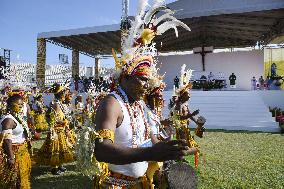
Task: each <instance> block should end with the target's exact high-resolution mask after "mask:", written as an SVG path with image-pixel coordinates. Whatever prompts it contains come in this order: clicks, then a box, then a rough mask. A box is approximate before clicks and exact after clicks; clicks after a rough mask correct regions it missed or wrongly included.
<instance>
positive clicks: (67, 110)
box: [62, 91, 76, 148]
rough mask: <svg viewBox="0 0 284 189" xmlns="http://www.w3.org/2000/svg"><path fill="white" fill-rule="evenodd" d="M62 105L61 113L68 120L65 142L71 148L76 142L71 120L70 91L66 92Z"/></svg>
mask: <svg viewBox="0 0 284 189" xmlns="http://www.w3.org/2000/svg"><path fill="white" fill-rule="evenodd" d="M62 105H63V113H64V115H65V117H66V118H67V120H69V125H68V127H66V136H67V142H68V143H67V144H68V146H69V147H71V148H73V147H74V145H75V144H76V134H75V131H74V130H75V128H74V120H73V107H72V93H71V92H70V91H67V92H66V95H65V100H64V103H63V104H62Z"/></svg>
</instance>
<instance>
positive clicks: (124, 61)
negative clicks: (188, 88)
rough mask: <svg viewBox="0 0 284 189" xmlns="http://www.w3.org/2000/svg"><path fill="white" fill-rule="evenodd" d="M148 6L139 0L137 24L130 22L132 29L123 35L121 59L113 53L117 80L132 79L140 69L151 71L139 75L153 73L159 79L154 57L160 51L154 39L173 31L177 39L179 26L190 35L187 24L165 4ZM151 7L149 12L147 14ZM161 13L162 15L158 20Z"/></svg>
mask: <svg viewBox="0 0 284 189" xmlns="http://www.w3.org/2000/svg"><path fill="white" fill-rule="evenodd" d="M148 2H149V0H139V6H138V10H137V15H136V16H135V20H134V21H131V27H130V29H129V30H128V31H121V32H122V42H121V44H122V46H121V57H120V58H118V57H117V55H116V52H115V51H114V50H113V51H112V53H113V57H114V59H115V63H116V70H117V73H116V74H115V76H116V78H119V77H123V76H124V75H131V74H133V71H134V70H139V67H141V66H143V67H144V68H146V67H148V68H149V69H143V70H142V72H140V74H141V73H142V74H147V73H148V72H151V73H154V74H150V75H156V74H155V73H156V72H157V69H156V68H155V66H156V62H155V60H154V59H153V57H154V56H155V55H156V54H157V49H156V47H155V43H153V42H152V41H153V39H154V38H155V37H156V36H157V35H162V34H163V33H164V32H166V31H167V30H169V29H171V28H173V29H174V30H175V33H176V36H177V37H178V31H177V27H178V26H181V27H183V28H184V29H186V30H188V31H190V28H189V27H188V26H187V25H186V24H184V23H183V22H181V21H179V20H177V19H176V18H175V17H174V16H173V14H174V13H175V12H174V11H172V10H171V9H169V8H168V7H166V6H165V0H154V1H153V5H152V6H151V5H149V3H148ZM148 7H149V10H148V11H147V12H146V8H148ZM158 13H162V15H161V16H159V17H157V14H158ZM149 57H152V58H149Z"/></svg>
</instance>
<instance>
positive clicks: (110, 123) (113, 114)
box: [95, 95, 122, 130]
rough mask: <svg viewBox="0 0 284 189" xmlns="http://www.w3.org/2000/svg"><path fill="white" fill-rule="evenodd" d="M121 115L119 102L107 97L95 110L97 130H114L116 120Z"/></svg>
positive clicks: (112, 97) (109, 96)
mask: <svg viewBox="0 0 284 189" xmlns="http://www.w3.org/2000/svg"><path fill="white" fill-rule="evenodd" d="M121 115H122V111H121V108H120V104H119V102H118V101H117V100H116V98H115V97H114V96H112V95H107V96H106V97H105V98H104V99H103V100H102V101H101V102H100V104H99V107H98V109H97V110H96V118H95V124H96V128H97V129H106V128H108V129H113V130H114V129H115V127H116V125H117V120H118V118H119V117H120V116H121Z"/></svg>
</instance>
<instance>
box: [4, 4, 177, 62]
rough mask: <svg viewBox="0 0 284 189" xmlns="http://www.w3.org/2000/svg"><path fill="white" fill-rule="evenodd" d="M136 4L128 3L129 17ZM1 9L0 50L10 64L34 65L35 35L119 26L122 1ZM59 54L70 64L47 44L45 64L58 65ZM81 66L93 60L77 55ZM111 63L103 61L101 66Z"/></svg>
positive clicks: (55, 48)
mask: <svg viewBox="0 0 284 189" xmlns="http://www.w3.org/2000/svg"><path fill="white" fill-rule="evenodd" d="M173 1H175V0H166V2H167V3H170V2H173ZM137 2H138V0H130V6H129V15H134V14H135V12H136V6H137ZM0 7H1V10H0V48H7V49H11V50H12V53H11V61H12V62H13V61H17V60H18V58H19V59H20V60H22V61H28V62H31V63H36V38H37V34H38V33H40V32H48V31H58V30H65V29H75V28H82V27H90V26H99V25H108V24H115V23H119V22H120V17H121V12H122V11H121V9H122V8H121V7H122V0H80V1H79V0H0ZM58 54H67V55H68V56H69V57H68V58H69V62H71V51H70V50H67V49H64V48H61V47H57V46H55V45H53V44H49V43H47V64H57V63H59V61H58ZM80 62H81V63H83V65H92V64H93V63H94V60H93V59H92V58H89V57H87V56H85V55H80ZM112 62H113V61H112V60H111V59H109V60H102V64H103V65H102V66H112V64H113V63H112Z"/></svg>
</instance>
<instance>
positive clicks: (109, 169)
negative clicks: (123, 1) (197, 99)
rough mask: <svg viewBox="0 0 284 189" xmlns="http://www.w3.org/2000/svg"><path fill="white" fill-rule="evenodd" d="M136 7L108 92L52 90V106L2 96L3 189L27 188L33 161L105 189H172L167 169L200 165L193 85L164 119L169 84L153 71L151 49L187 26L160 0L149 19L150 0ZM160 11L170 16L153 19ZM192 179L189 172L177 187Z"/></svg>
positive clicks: (20, 94)
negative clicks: (37, 143) (36, 144)
mask: <svg viewBox="0 0 284 189" xmlns="http://www.w3.org/2000/svg"><path fill="white" fill-rule="evenodd" d="M139 5H140V9H139V11H138V12H139V14H138V15H137V16H136V18H135V21H134V22H132V26H131V28H128V30H127V31H129V33H128V34H127V35H125V36H124V37H123V43H122V47H121V56H120V58H118V57H117V56H116V52H115V51H114V50H113V56H114V59H115V62H116V70H117V72H116V73H115V74H114V78H115V81H114V83H113V85H112V86H113V87H112V88H111V89H108V90H111V92H110V93H108V94H107V93H105V92H102V93H100V94H98V95H96V96H93V95H91V94H87V98H86V99H83V96H80V95H78V94H72V93H71V92H70V90H68V89H67V88H65V87H64V86H61V85H59V84H54V85H53V86H52V87H51V88H50V89H49V91H48V92H49V93H52V94H54V99H53V100H52V102H51V103H50V104H49V105H48V106H47V107H46V106H45V105H44V95H43V94H38V93H36V94H35V95H34V98H33V101H32V102H30V103H29V101H28V96H30V95H31V94H29V93H27V92H25V91H23V90H19V89H18V90H13V89H11V90H12V91H8V92H7V94H8V96H3V97H2V98H1V100H2V103H1V120H0V123H1V125H0V133H1V135H0V143H1V146H0V147H1V148H0V161H1V162H0V188H11V189H14V188H15V189H16V188H21V189H29V188H30V174H31V166H32V163H31V162H32V161H34V163H35V164H37V165H43V166H49V167H50V170H51V173H52V174H54V175H61V174H63V173H64V172H65V171H66V168H65V167H64V164H65V163H70V162H74V161H76V164H77V167H78V169H79V170H80V171H82V173H84V174H85V175H88V176H90V177H92V179H93V184H94V188H101V189H104V188H132V189H140V188H141V189H150V188H171V187H169V186H170V185H171V184H173V183H174V182H175V180H178V179H177V178H176V179H174V181H171V178H170V177H169V176H168V175H167V172H169V169H170V168H169V165H184V164H186V163H184V157H185V156H188V155H194V156H195V161H194V163H195V166H196V167H197V165H198V156H199V146H198V144H197V143H196V141H195V140H194V136H193V133H192V131H190V129H189V127H188V125H189V122H191V121H193V122H194V123H196V125H197V127H196V129H195V135H196V136H198V137H202V136H203V132H204V124H205V121H206V120H205V118H203V117H202V116H199V117H196V116H197V115H198V113H199V111H198V110H196V111H190V109H189V107H188V100H189V99H190V89H191V87H192V84H191V83H187V82H185V83H183V84H182V85H181V86H179V88H178V89H174V90H173V91H174V94H173V96H172V98H171V101H170V104H169V105H168V107H169V108H170V114H169V115H168V117H165V116H167V115H162V108H163V107H164V99H163V95H162V94H163V93H162V92H163V90H164V88H165V84H164V82H163V77H162V76H160V75H159V74H158V72H157V68H156V67H155V66H156V64H155V60H154V55H155V54H156V51H155V48H154V44H153V43H152V39H153V38H154V37H155V36H156V35H161V34H163V33H164V32H165V31H167V30H168V29H170V28H174V29H175V31H176V32H177V29H176V27H177V26H181V27H183V28H184V29H186V30H189V28H188V26H186V25H185V24H184V23H182V22H180V21H179V20H177V19H175V18H174V17H173V13H174V11H172V10H170V9H169V8H167V7H166V6H164V1H162V0H156V1H154V4H153V6H152V7H150V9H149V10H148V12H147V13H146V14H145V12H144V11H145V9H146V6H147V5H148V4H147V1H144V0H140V1H139ZM158 12H162V13H165V14H164V15H162V16H161V18H156V17H155V15H156V14H157V13H158ZM160 22H162V23H160ZM167 22H170V24H168V23H167ZM123 32H125V31H122V33H123ZM185 72H186V73H187V74H185ZM191 73H192V71H191V70H187V71H186V70H185V66H183V67H182V69H181V80H184V81H189V80H190V78H182V77H184V76H185V75H186V76H187V77H190V75H191ZM72 99H75V102H73V100H72ZM42 132H46V133H47V135H46V138H44V142H43V144H42V146H41V147H40V149H39V150H38V151H33V149H34V148H33V140H35V139H39V138H40V137H42V136H43V135H42V136H41V133H42ZM175 138H176V139H175ZM171 161H173V162H171ZM186 166H187V167H188V166H189V165H187V164H186ZM173 167H174V166H172V168H173ZM187 170H189V169H187ZM179 171H181V169H179ZM176 173H177V174H178V172H176ZM176 176H177V175H176ZM177 177H179V176H177ZM192 178H193V177H191V175H190V174H186V180H185V181H184V182H181V181H179V183H178V184H186V183H188V181H190V180H191V179H192ZM186 187H189V186H188V185H187V186H185V187H178V188H186Z"/></svg>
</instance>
